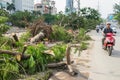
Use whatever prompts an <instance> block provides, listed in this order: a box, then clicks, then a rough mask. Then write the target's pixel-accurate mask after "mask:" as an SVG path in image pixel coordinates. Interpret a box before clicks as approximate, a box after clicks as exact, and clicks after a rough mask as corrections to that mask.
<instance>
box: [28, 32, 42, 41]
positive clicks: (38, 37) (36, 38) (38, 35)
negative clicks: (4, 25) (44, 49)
mask: <svg viewBox="0 0 120 80" xmlns="http://www.w3.org/2000/svg"><path fill="white" fill-rule="evenodd" d="M43 37H44V33H42V32H40V33H39V34H37V35H36V36H34V37H33V38H31V40H30V43H35V42H38V41H39V40H40V39H42V38H43Z"/></svg>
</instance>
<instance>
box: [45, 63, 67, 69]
mask: <svg viewBox="0 0 120 80" xmlns="http://www.w3.org/2000/svg"><path fill="white" fill-rule="evenodd" d="M65 65H67V64H66V63H65V62H59V63H51V64H48V65H47V67H48V68H57V67H63V66H65Z"/></svg>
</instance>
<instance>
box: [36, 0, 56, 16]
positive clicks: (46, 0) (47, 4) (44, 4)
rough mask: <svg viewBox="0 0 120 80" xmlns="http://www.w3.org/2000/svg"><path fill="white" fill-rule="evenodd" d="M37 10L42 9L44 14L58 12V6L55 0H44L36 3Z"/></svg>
mask: <svg viewBox="0 0 120 80" xmlns="http://www.w3.org/2000/svg"><path fill="white" fill-rule="evenodd" d="M34 10H35V11H40V12H41V13H42V14H53V15H54V14H56V13H57V8H56V7H55V1H50V0H42V1H41V3H37V4H35V5H34Z"/></svg>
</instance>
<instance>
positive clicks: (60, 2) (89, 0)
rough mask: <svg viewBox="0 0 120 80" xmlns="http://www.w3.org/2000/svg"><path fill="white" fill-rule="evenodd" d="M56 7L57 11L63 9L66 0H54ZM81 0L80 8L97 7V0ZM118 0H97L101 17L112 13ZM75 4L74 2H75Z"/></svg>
mask: <svg viewBox="0 0 120 80" xmlns="http://www.w3.org/2000/svg"><path fill="white" fill-rule="evenodd" d="M40 1H41V0H35V3H36V2H40ZM55 1H56V7H57V10H58V12H59V11H64V10H65V4H66V0H55ZM80 1H81V4H80V6H81V8H83V7H92V8H95V9H97V8H98V0H80ZM119 2H120V0H99V6H100V7H99V9H100V13H101V15H102V17H104V18H106V17H107V14H110V13H113V5H114V4H115V3H119ZM75 6H76V4H75Z"/></svg>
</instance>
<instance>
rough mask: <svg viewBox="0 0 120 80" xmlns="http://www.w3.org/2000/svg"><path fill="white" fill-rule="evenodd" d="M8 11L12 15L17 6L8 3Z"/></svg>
mask: <svg viewBox="0 0 120 80" xmlns="http://www.w3.org/2000/svg"><path fill="white" fill-rule="evenodd" d="M7 10H8V11H10V13H12V11H15V5H14V4H13V3H11V4H10V3H8V2H7Z"/></svg>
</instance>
